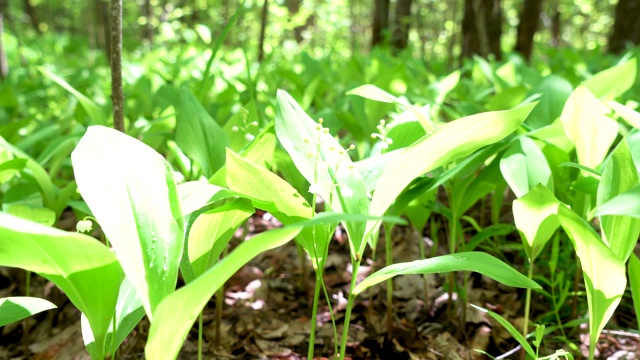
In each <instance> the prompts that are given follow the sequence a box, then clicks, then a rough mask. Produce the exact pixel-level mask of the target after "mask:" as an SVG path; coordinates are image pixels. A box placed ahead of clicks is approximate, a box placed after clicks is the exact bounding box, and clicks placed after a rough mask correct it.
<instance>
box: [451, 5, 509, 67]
mask: <svg viewBox="0 0 640 360" xmlns="http://www.w3.org/2000/svg"><path fill="white" fill-rule="evenodd" d="M501 36H502V9H501V6H500V0H465V1H464V17H463V19H462V54H461V55H462V57H463V58H467V57H471V56H473V55H479V56H482V57H487V56H488V55H489V54H494V55H495V56H496V58H497V59H500V57H501V53H500V37H501Z"/></svg>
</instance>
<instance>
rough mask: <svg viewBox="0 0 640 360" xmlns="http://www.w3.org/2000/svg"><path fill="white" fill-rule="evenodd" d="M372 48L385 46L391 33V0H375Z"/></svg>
mask: <svg viewBox="0 0 640 360" xmlns="http://www.w3.org/2000/svg"><path fill="white" fill-rule="evenodd" d="M371 30H372V34H371V47H372V48H373V47H375V46H378V45H381V44H384V42H385V38H386V37H387V36H388V35H387V34H388V33H389V0H374V8H373V25H372V29H371Z"/></svg>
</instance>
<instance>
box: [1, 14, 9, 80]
mask: <svg viewBox="0 0 640 360" xmlns="http://www.w3.org/2000/svg"><path fill="white" fill-rule="evenodd" d="M3 37H4V11H1V10H0V81H2V80H4V78H6V77H7V75H9V63H8V62H7V53H6V52H5V50H4V44H3V42H2V38H3Z"/></svg>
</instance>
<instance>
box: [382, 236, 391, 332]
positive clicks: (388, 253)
mask: <svg viewBox="0 0 640 360" xmlns="http://www.w3.org/2000/svg"><path fill="white" fill-rule="evenodd" d="M392 230H393V225H392V224H389V223H384V254H385V264H386V266H389V265H391V264H393V254H392V253H391V231H392ZM392 279H393V278H389V279H387V281H386V283H387V339H391V335H392V334H393V313H392V311H391V310H392V308H393V280H392Z"/></svg>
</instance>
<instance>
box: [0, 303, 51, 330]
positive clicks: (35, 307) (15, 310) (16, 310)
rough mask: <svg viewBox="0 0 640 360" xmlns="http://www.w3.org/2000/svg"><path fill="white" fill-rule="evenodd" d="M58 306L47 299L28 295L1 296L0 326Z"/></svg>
mask: <svg viewBox="0 0 640 360" xmlns="http://www.w3.org/2000/svg"><path fill="white" fill-rule="evenodd" d="M56 307H57V306H55V305H54V304H52V303H51V302H49V301H47V300H45V299H39V298H34V297H26V296H12V297H6V298H0V326H5V325H7V324H11V323H12V322H16V321H20V320H22V319H24V318H27V317H29V316H31V315H35V314H37V313H40V312H43V311H47V310H51V309H55V308H56Z"/></svg>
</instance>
